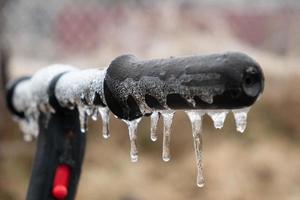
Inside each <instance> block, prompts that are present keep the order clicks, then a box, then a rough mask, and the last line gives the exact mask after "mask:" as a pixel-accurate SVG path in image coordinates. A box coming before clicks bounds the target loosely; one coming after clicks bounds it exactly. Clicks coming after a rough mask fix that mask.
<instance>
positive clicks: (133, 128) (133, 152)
mask: <svg viewBox="0 0 300 200" xmlns="http://www.w3.org/2000/svg"><path fill="white" fill-rule="evenodd" d="M123 121H124V122H125V123H126V124H127V126H128V134H129V140H130V158H131V162H137V161H138V150H137V147H136V140H137V127H138V124H139V122H140V121H141V118H138V119H135V120H132V121H127V120H123Z"/></svg>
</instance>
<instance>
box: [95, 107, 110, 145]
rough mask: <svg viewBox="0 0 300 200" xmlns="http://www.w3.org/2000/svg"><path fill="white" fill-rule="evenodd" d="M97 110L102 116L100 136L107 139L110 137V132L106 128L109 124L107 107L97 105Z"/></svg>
mask: <svg viewBox="0 0 300 200" xmlns="http://www.w3.org/2000/svg"><path fill="white" fill-rule="evenodd" d="M98 111H99V113H100V115H101V118H102V137H103V138H105V139H108V138H109V137H110V132H109V129H108V125H109V108H108V107H99V108H98Z"/></svg>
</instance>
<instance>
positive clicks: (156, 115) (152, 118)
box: [151, 111, 159, 141]
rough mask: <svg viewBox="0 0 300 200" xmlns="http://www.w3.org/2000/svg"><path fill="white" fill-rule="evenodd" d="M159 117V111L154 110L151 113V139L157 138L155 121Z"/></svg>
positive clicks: (156, 121)
mask: <svg viewBox="0 0 300 200" xmlns="http://www.w3.org/2000/svg"><path fill="white" fill-rule="evenodd" d="M158 119H159V113H158V111H154V112H153V113H152V114H151V140H152V141H156V140H157V123H158Z"/></svg>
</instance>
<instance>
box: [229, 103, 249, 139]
mask: <svg viewBox="0 0 300 200" xmlns="http://www.w3.org/2000/svg"><path fill="white" fill-rule="evenodd" d="M249 110H250V107H248V108H242V109H236V110H232V112H233V115H234V119H235V125H236V130H237V131H239V132H241V133H243V132H244V131H245V129H246V126H247V115H248V112H249Z"/></svg>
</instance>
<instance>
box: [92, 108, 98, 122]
mask: <svg viewBox="0 0 300 200" xmlns="http://www.w3.org/2000/svg"><path fill="white" fill-rule="evenodd" d="M99 115H100V113H99V108H98V107H95V108H94V110H93V114H92V116H91V117H92V120H93V121H97V120H98V117H99Z"/></svg>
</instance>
